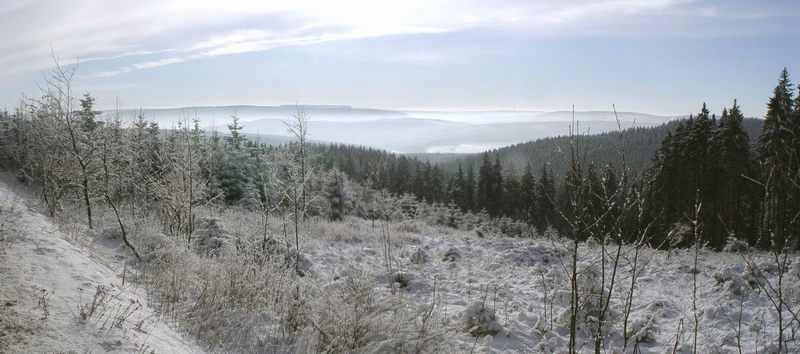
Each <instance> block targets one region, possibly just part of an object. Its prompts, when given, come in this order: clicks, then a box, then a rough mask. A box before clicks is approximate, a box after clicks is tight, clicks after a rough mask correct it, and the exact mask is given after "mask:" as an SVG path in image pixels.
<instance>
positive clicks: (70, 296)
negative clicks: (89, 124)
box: [0, 184, 800, 353]
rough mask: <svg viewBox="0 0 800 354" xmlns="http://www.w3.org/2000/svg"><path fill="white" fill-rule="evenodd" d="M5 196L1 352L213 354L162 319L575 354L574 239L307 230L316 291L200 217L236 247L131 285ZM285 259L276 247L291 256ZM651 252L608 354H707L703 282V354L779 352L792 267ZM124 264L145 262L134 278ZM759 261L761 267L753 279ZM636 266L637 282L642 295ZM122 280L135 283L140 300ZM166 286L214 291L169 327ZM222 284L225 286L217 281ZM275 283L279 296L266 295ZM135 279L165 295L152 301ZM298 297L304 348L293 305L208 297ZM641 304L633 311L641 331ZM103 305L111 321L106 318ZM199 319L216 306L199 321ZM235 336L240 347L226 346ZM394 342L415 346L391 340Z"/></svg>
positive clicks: (434, 229)
mask: <svg viewBox="0 0 800 354" xmlns="http://www.w3.org/2000/svg"><path fill="white" fill-rule="evenodd" d="M0 198H2V213H3V214H2V239H1V240H0V242H2V246H3V247H2V248H0V249H1V250H2V252H1V253H0V273H2V277H3V282H4V286H3V287H2V288H0V300H2V303H3V306H2V307H1V308H0V311H2V314H3V316H1V317H0V321H3V327H2V328H3V329H2V332H0V351H3V352H51V351H58V352H60V351H75V352H90V351H94V352H103V351H111V352H134V351H135V352H150V351H154V352H156V353H179V352H198V351H201V349H200V348H199V347H197V346H196V345H194V344H192V340H190V339H184V338H183V337H182V336H181V335H179V334H177V333H176V332H175V331H174V330H173V329H172V328H171V327H170V326H168V325H167V324H166V323H165V322H164V320H163V318H164V316H167V317H169V318H176V319H178V321H179V322H181V321H188V322H181V323H182V325H181V326H182V327H186V328H201V327H202V328H205V329H204V330H199V329H198V330H199V332H197V333H204V335H203V338H204V340H205V341H206V342H213V341H214V340H217V341H218V342H215V343H214V345H216V346H217V348H227V349H225V350H226V351H227V350H233V351H248V352H249V351H253V350H255V348H257V347H260V346H265V347H264V348H272V349H271V350H277V351H279V352H284V351H303V350H309V351H314V350H318V348H320V347H319V346H320V345H326V346H329V348H330V349H333V348H341V347H338V346H336V344H335V343H337V341H341V345H344V346H345V347H346V346H350V345H358V347H360V348H362V350H364V351H368V352H385V351H387V350H388V351H409V350H411V351H413V350H412V349H413V348H418V349H420V348H425V349H424V351H435V352H448V353H449V352H472V351H474V352H491V353H507V352H564V351H566V347H567V345H568V340H569V331H568V328H569V327H568V322H567V321H568V317H569V316H568V315H569V307H570V281H569V277H568V274H569V272H568V269H567V267H568V266H569V262H570V253H569V251H568V249H567V247H568V246H569V244H568V243H567V242H566V241H563V240H561V239H559V238H555V237H537V238H527V239H520V238H509V237H505V236H502V235H499V234H495V233H492V232H491V231H490V230H489V229H484V232H481V233H480V235H483V236H482V237H479V233H476V232H475V231H466V230H456V229H452V228H447V227H441V226H435V225H434V224H435V222H434V221H433V219H430V218H429V217H426V216H425V215H426V213H427V212H425V211H420V212H421V214H420V215H421V216H420V217H419V218H416V219H407V220H399V221H391V222H387V223H385V224H384V223H381V222H378V223H377V224H376V223H375V222H370V221H366V220H362V219H358V218H349V219H347V220H345V221H344V222H329V221H324V220H319V219H314V220H312V221H310V222H309V223H307V224H306V226H305V227H307V229H306V231H305V232H304V233H303V237H302V239H301V240H300V241H301V253H302V255H303V259H304V260H303V263H302V269H303V272H304V274H305V275H306V276H304V277H302V278H294V277H292V276H290V275H287V273H286V271H285V270H281V269H280V268H274V265H272V266H269V265H265V266H264V267H265V268H262V269H260V270H250V271H244V270H243V269H241V268H240V267H241V266H242V264H240V263H241V262H242V260H244V259H245V258H246V257H250V256H246V257H245V258H241V257H238V256H236V254H240V252H241V251H237V249H238V248H240V247H243V246H244V245H248V244H249V245H251V246H250V247H253V245H257V244H259V242H260V241H259V239H258V236H253V233H254V230H257V229H258V228H259V227H261V226H259V225H260V224H259V223H260V221H259V218H258V215H257V214H248V212H246V211H244V210H241V209H239V208H231V209H227V210H224V211H216V212H214V211H211V210H206V211H204V212H202V213H203V214H205V215H207V216H208V217H213V219H214V220H217V221H216V223H217V224H216V225H217V226H215V228H216V230H217V231H219V233H220V234H219V235H217V236H215V237H218V238H221V239H222V241H221V243H219V245H218V246H217V247H219V248H217V249H216V250H215V251H214V254H217V255H218V256H217V257H214V258H206V257H207V256H203V255H202V253H196V252H185V247H175V248H171V246H168V245H169V243H168V244H167V246H166V248H164V249H161V250H155V251H152V252H151V253H150V255H149V256H146V257H145V258H147V259H152V261H150V262H154V263H151V267H152V266H157V267H159V268H160V269H159V273H156V270H154V269H150V270H149V271H148V272H149V274H150V275H140V276H138V277H134V276H132V275H131V274H133V273H134V271H132V270H131V269H135V268H140V267H139V266H136V265H135V261H134V259H133V258H131V257H129V256H126V255H125V250H124V248H123V247H124V246H121V244H120V242H119V241H113V240H108V239H107V238H106V237H105V236H104V235H97V236H87V234H86V233H85V231H84V230H82V229H80V228H77V227H74V226H73V227H71V228H70V227H62V228H61V231H59V229H58V227H56V226H55V225H53V224H52V222H51V221H50V220H47V219H46V218H45V217H43V216H41V215H39V214H37V213H35V212H34V211H33V209H31V208H30V207H29V206H28V205H34V204H35V203H33V202H31V201H26V200H24V199H21V198H20V197H18V196H16V195H15V194H14V192H13V191H12V190H11V188H10V187H9V186H8V185H7V184H0ZM270 228H271V229H272V228H275V229H274V230H272V231H274V232H278V231H279V228H280V226H279V225H278V223H277V222H276V223H272V226H270ZM484 233H485V235H484ZM255 234H256V235H257V232H255ZM134 240H135V241H136V242H140V245H141V243H142V242H146V239H145V238H143V236H141V235H139V236H135V238H134ZM270 242H272V241H270ZM281 243H282V241H278V243H269V244H272V245H276V246H277V248H276V249H280V248H281V247H283V246H281V245H280V244H281ZM268 247H275V246H268ZM615 250H616V247H615V246H609V247H608V248H606V250H605V251H606V257H605V260H606V262H607V263H606V264H605V266H606V271H607V273H606V276H607V278H606V283H605V284H606V287H604V289H605V291H608V290H609V288H608V284H610V281H609V280H608V276H610V273H608V272H610V268H609V267H610V263H609V262H610V260H611V256H612V255H613V254H614V252H615ZM635 251H636V248H634V247H633V246H624V247H623V248H622V249H621V256H620V259H621V260H620V262H619V271H618V274H617V279H616V280H615V281H614V283H613V284H614V288H613V289H612V291H613V295H612V297H611V302H610V307H609V310H608V319H609V320H608V321H607V324H606V326H607V327H606V329H605V330H604V332H605V335H604V337H605V342H604V344H603V347H604V348H605V351H610V350H612V349H614V352H621V351H620V350H621V348H623V346H625V347H626V348H627V349H626V352H632V351H634V350H638V351H640V352H654V353H662V352H671V351H673V349H675V352H678V353H689V352H691V351H692V343H693V328H694V315H695V312H694V311H693V310H692V284H693V283H692V279H693V274H696V276H697V297H696V300H697V303H696V309H697V312H696V314H697V318H698V323H699V325H698V333H697V334H698V338H697V343H698V344H697V346H698V351H699V352H708V353H712V352H715V353H728V352H737V351H738V349H739V348H741V350H742V351H743V352H756V351H758V352H770V351H771V350H774V348H775V347H774V343H775V339H776V338H775V334H776V328H775V325H776V318H775V312H774V308H773V307H772V304H771V303H770V299H769V297H767V296H765V291H764V288H763V287H761V286H759V282H760V283H761V284H762V285H765V284H775V282H776V276H777V274H776V273H775V269H776V268H775V267H774V266H771V265H770V259H769V257H767V256H766V255H760V254H759V255H754V254H751V255H747V254H736V253H718V252H711V251H707V250H700V252H699V254H698V256H699V259H698V265H697V268H696V270H695V268H694V264H693V259H694V258H693V257H694V253H693V251H692V250H691V249H689V250H686V249H683V250H674V251H672V252H671V253H667V252H664V251H656V250H652V249H649V248H641V249H640V252H639V254H638V255H637V254H636V253H635ZM198 252H199V251H198ZM278 252H280V251H278ZM600 252H601V250H600V246H599V245H598V244H596V243H593V242H589V243H583V244H581V246H580V248H579V255H580V256H579V258H580V261H579V262H578V267H579V277H578V288H579V289H580V290H581V299H582V300H581V301H582V302H581V305H580V309H581V310H580V311H579V315H578V319H579V322H578V323H579V325H578V331H577V334H576V338H577V343H578V348H582V349H581V352H589V351H592V350H593V349H591V348H593V338H592V336H591V333H592V330H593V328H594V327H593V326H594V324H593V323H595V322H593V314H594V313H596V312H595V311H597V308H595V307H593V306H595V305H593V304H596V300H597V296H598V295H597V294H599V290H600V288H601V285H600V284H602V274H601V272H600V271H599V270H600V269H601V268H600V267H601V266H602V264H601V263H600V262H601V259H602V258H601V257H600ZM245 253H247V251H246V250H245ZM387 254H388V255H389V257H390V259H391V262H389V263H390V264H391V265H390V267H391V270H390V272H389V273H387V263H386V255H387ZM175 257H179V258H175ZM126 260H127V261H128V262H130V263H131V265H130V266H128V267H129V268H128V269H126V267H125V266H124V263H125V262H126ZM745 260H747V261H752V262H753V263H752V264H751V265H750V266H748V263H747V262H745ZM245 263H246V262H245ZM633 267H636V268H637V269H638V270H637V271H636V273H635V274H636V279H635V287H634V289H633V292H632V293H631V292H629V290H630V284H631V275H632V272H631V270H632V268H633ZM147 268H148V267H147V266H144V268H143V269H147ZM225 269H227V270H225ZM240 269H241V270H240ZM753 269H758V270H761V271H763V273H760V274H758V273H754V272H753V271H752V270H753ZM788 269H790V271H789V273H788V274H786V275H785V277H786V278H785V279H784V282H785V283H786V284H788V285H786V284H784V292H785V293H784V296H785V298H786V299H787V300H788V302H789V303H790V306H796V304H797V302H798V284H800V262H798V260H797V258H796V256H793V257H792V258H791V259H790V260H789V267H788ZM220 271H222V273H220ZM123 272H126V274H128V280H127V281H126V282H125V283H124V285H123V279H122V274H123ZM127 272H130V273H127ZM172 272H177V273H172ZM248 272H252V274H249V273H248ZM262 272H266V273H262ZM156 274H158V275H159V276H160V277H163V276H164V275H166V274H176V276H178V277H179V279H182V280H181V283H182V284H198V285H202V284H204V283H205V284H206V285H204V286H201V287H199V288H197V287H195V286H191V285H190V286H188V287H186V286H185V285H184V286H183V287H181V286H182V285H177V284H173V285H171V286H178V287H179V288H180V289H182V290H180V291H181V292H182V294H183V295H182V296H181V298H182V299H176V300H172V301H174V302H171V304H172V305H170V308H171V309H172V310H170V311H173V312H169V311H167V312H163V311H162V312H161V315H158V314H156V313H155V312H154V311H153V310H152V309H151V308H150V307H148V303H147V299H148V298H151V297H147V296H145V294H144V293H145V290H144V288H148V289H150V290H151V291H153V290H155V289H158V285H155V286H154V285H152V283H153V282H154V280H153V279H152V278H149V277H152V276H155V275H156ZM211 274H216V276H217V277H218V278H217V279H216V280H212V279H209V278H207V276H209V275H211ZM757 274H758V275H757ZM262 277H263V279H265V280H264V281H266V282H267V283H260V281H258V280H257V279H262ZM131 278H135V279H138V280H139V281H142V282H144V283H148V284H151V285H150V286H148V287H144V286H142V284H139V283H137V282H131V280H130V279H131ZM169 279H170V278H168V277H167V278H164V279H162V280H166V281H169ZM204 279H205V280H204ZM248 279H249V280H248ZM293 279H294V280H293ZM209 281H212V283H210V287H209V283H208V282H209ZM229 283H230V284H229ZM165 284H166V283H165ZM215 284H216V285H215ZM258 284H272V285H268V286H267V285H258ZM291 284H297V288H296V291H299V292H301V294H303V295H301V296H302V297H301V300H299V301H301V303H302V304H303V306H304V307H305V310H302V311H301V312H300V313H301V314H302V315H301V316H303V318H304V319H305V320H304V322H307V323H312V324H313V325H312V326H311V327H307V328H306V329H305V330H302V331H300V333H299V334H298V336H297V337H296V338H295V339H293V340H291V341H287V339H288V338H287V337H285V336H286V335H287V334H279V333H280V332H279V330H277V329H276V328H279V327H276V326H277V325H279V323H277V322H274V321H275V319H276V317H274V315H273V314H274V313H275V312H273V311H278V313H280V312H281V311H285V310H286V307H280V308H274V307H272V306H273V305H269V304H264V303H262V304H260V305H257V304H255V303H253V305H246V306H255V307H241V306H242V305H239V306H235V307H231V308H230V309H228V310H225V309H224V308H221V309H216V307H215V306H216V305H214V306H212V304H213V303H214V302H213V300H209V299H206V297H207V296H210V295H209V293H210V294H213V293H214V291H219V294H220V296H222V298H220V300H221V301H222V302H220V304H225V303H229V301H231V300H230V299H231V298H229V296H233V295H234V294H238V295H235V296H236V298H238V299H240V300H236V301H243V302H242V304H244V303H249V301H250V300H247V299H250V297H251V294H259V293H264V294H265V295H264V296H267V295H266V294H270V293H273V292H274V293H273V294H274V295H272V296H274V297H267V298H265V299H269V298H272V299H273V300H270V301H273V302H275V304H276V305H277V304H280V303H283V302H282V301H284V300H282V296H283V295H281V292H286V294H289V296H290V297H293V296H297V295H291V294H294V291H295V290H294V289H295V286H293V285H291ZM228 285H230V286H231V287H228ZM171 286H170V287H171ZM202 289H205V290H202ZM225 289H228V290H225ZM230 291H234V292H235V293H230ZM393 292H394V294H393ZM96 294H99V295H96ZM224 294H228V295H224ZM592 294H594V295H592ZM606 294H607V293H606ZM629 294H633V296H632V297H630V298H631V299H632V302H631V303H630V307H629V308H630V312H629V316H628V317H627V320H626V318H625V313H626V311H625V308H626V299H627V298H629V297H628V295H629ZM164 296H166V295H164ZM259 296H262V295H259ZM203 299H206V300H203ZM225 299H228V300H225ZM255 299H256V298H253V300H255ZM208 301H211V302H208ZM93 302H95V303H96V306H95V307H96V309H95V310H94V313H93V314H92V313H91V312H90V311H91V310H90V309H91V307H92V303H93ZM200 303H208V304H209V306H212V307H209V308H203V309H201V308H198V307H197V306H198V304H200ZM159 304H160V305H154V307H159V306H160V307H159V308H163V304H164V300H163V299H161V300H160V301H159ZM280 306H289V307H292V306H295V305H291V302H290V303H288V304H287V305H280ZM353 306H355V309H356V312H355V313H354V312H352V311H353V310H352V309H353ZM246 308H251V309H252V310H249V311H247V310H244V309H246ZM191 309H194V310H191ZM259 309H260V310H259ZM184 311H189V312H184ZM242 311H244V312H242ZM261 311H263V312H261ZM188 315H191V316H190V317H185V316H188ZM353 316H355V317H353ZM784 316H785V317H784V323H790V325H791V328H793V329H796V328H795V327H796V322H790V321H788V320H787V318H790V317H791V316H792V314H791V313H790V312H786V311H785V312H784ZM278 318H280V317H278ZM181 319H183V320H181ZM225 323H227V324H228V325H223V324H225ZM175 324H177V323H175ZM196 326H200V327H196ZM215 328H216V329H215ZM224 328H230V329H231V330H233V331H232V332H226V331H222V332H220V330H221V329H224ZM259 328H261V329H262V330H261V332H260V333H259V331H258V330H257V329H259ZM623 328H624V329H625V330H626V331H625V332H623ZM352 331H361V332H352ZM398 331H399V332H398ZM409 331H410V332H409ZM419 331H423V332H419ZM395 332H398V333H404V334H402V335H394V336H393V335H392V333H395ZM337 333H338V334H337ZM356 333H360V334H358V335H356ZM624 333H626V334H627V335H623V334H624ZM787 333H788V331H787ZM326 336H328V337H326ZM330 336H336V338H330ZM351 336H356V337H353V338H355V339H353V338H351ZM626 337H627V341H628V342H627V344H625V343H624V340H625V338H626ZM281 338H283V339H281ZM350 340H355V341H354V342H351V341H350ZM404 341H407V342H405V343H404ZM258 343H262V344H258ZM268 343H272V344H268ZM292 343H294V344H292ZM323 343H327V344H323ZM348 343H349V344H348ZM787 343H788V345H789V346H788V348H789V349H790V351H791V350H798V349H800V347H798V345H797V343H795V342H794V340H793V339H790V340H788V341H787ZM315 348H316V349H315Z"/></svg>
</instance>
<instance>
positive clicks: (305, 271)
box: [285, 250, 314, 277]
mask: <svg viewBox="0 0 800 354" xmlns="http://www.w3.org/2000/svg"><path fill="white" fill-rule="evenodd" d="M285 257H286V266H287V267H288V268H292V269H295V270H296V271H297V275H299V276H301V277H304V276H306V275H309V274H311V273H312V271H313V268H314V263H313V262H311V260H310V259H308V257H306V256H305V255H304V254H302V253H300V257H298V256H297V251H296V250H292V251H291V252H289V253H288V254H286V256H285ZM295 263H296V264H297V266H295Z"/></svg>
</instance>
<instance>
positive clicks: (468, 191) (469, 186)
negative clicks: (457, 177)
mask: <svg viewBox="0 0 800 354" xmlns="http://www.w3.org/2000/svg"><path fill="white" fill-rule="evenodd" d="M464 206H465V208H466V210H475V209H476V207H475V170H473V168H472V165H470V166H469V167H467V173H466V175H465V176H464Z"/></svg>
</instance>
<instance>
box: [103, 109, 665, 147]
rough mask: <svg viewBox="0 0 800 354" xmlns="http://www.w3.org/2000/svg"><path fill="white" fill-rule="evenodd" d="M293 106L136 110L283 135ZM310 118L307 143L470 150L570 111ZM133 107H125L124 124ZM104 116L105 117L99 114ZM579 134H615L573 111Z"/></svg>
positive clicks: (599, 115) (358, 112)
mask: <svg viewBox="0 0 800 354" xmlns="http://www.w3.org/2000/svg"><path fill="white" fill-rule="evenodd" d="M296 109H297V107H295V106H293V105H283V106H221V107H184V108H169V109H144V110H142V112H143V113H144V115H145V117H147V118H148V119H150V120H153V121H156V122H158V123H159V125H160V126H161V127H162V128H167V129H168V128H171V127H173V126H175V125H176V124H177V122H178V121H180V120H190V121H191V120H193V119H198V120H199V121H200V125H201V127H203V128H204V129H206V130H217V131H220V132H225V131H226V130H227V128H226V125H227V124H228V123H230V121H231V116H232V115H233V114H234V113H235V114H236V115H237V116H238V117H239V119H240V123H241V124H242V125H243V126H244V129H243V130H242V132H244V133H248V134H260V135H278V136H286V135H287V131H286V127H285V126H284V124H283V122H284V121H286V120H287V119H289V118H290V117H291V116H292V115H293V114H295V112H296ZM302 109H305V110H306V111H307V112H308V113H309V114H310V115H311V117H312V118H311V129H310V138H311V139H314V140H317V141H330V142H338V143H345V144H351V145H363V146H368V147H373V148H379V149H384V150H388V151H392V152H401V153H471V152H480V151H485V150H489V149H495V148H500V147H503V146H508V145H512V144H517V143H522V142H526V141H531V140H534V139H540V138H546V137H552V136H557V135H564V134H568V133H569V129H570V126H571V125H572V120H573V113H572V112H567V111H558V112H538V111H469V112H463V111H453V112H444V111H393V110H380V109H366V108H354V107H350V106H330V105H325V106H302ZM138 112H139V111H138V110H125V111H123V112H122V116H123V119H125V120H130V119H133V117H134V116H135V115H136V114H137V113H138ZM106 114H108V113H106ZM618 116H619V119H620V123H621V125H622V127H623V128H630V127H633V126H638V127H647V126H654V125H658V124H662V123H664V122H667V121H669V120H670V119H672V117H665V116H655V115H650V114H645V113H634V112H620V113H618ZM574 119H575V121H577V122H578V126H579V129H580V131H582V132H589V133H591V134H594V133H602V132H607V131H613V130H617V123H616V121H615V117H614V114H613V113H612V112H602V111H587V112H575V116H574Z"/></svg>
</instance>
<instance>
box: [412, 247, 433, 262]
mask: <svg viewBox="0 0 800 354" xmlns="http://www.w3.org/2000/svg"><path fill="white" fill-rule="evenodd" d="M409 260H410V261H411V263H414V264H423V263H428V261H429V260H430V256H428V253H427V252H425V250H423V249H422V248H417V250H416V251H414V253H413V254H411V257H409Z"/></svg>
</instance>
